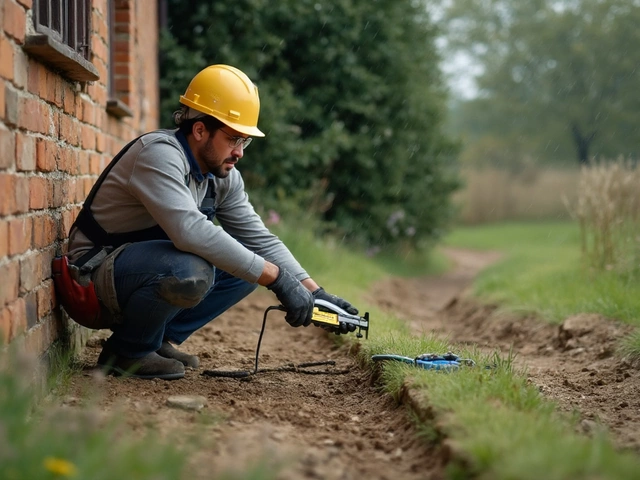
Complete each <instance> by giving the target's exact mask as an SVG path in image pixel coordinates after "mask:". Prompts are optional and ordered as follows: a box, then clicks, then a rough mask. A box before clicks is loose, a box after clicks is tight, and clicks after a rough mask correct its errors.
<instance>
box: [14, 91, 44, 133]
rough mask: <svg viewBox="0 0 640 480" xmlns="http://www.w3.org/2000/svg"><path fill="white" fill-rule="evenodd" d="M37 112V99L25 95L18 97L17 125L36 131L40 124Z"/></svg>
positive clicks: (38, 111) (38, 109) (38, 110)
mask: <svg viewBox="0 0 640 480" xmlns="http://www.w3.org/2000/svg"><path fill="white" fill-rule="evenodd" d="M39 114H40V106H39V100H37V99H35V98H26V97H22V98H20V101H19V106H18V127H20V128H24V129H25V130H28V131H30V132H38V131H39V126H40V124H39V119H38V117H39ZM40 133H42V132H40Z"/></svg>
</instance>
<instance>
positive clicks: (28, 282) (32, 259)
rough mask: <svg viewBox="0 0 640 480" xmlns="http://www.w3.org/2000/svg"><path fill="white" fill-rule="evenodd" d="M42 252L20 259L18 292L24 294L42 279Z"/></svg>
mask: <svg viewBox="0 0 640 480" xmlns="http://www.w3.org/2000/svg"><path fill="white" fill-rule="evenodd" d="M42 261H43V255H42V253H39V252H36V253H31V254H30V255H27V256H25V257H23V258H22V260H20V294H21V295H24V294H26V293H28V292H31V291H32V290H34V289H35V288H36V287H37V286H38V285H40V283H42V281H43V280H44V277H43V275H42Z"/></svg>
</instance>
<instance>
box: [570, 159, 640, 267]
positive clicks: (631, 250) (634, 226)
mask: <svg viewBox="0 0 640 480" xmlns="http://www.w3.org/2000/svg"><path fill="white" fill-rule="evenodd" d="M639 184H640V170H639V169H638V167H637V165H636V164H634V163H633V162H631V161H628V160H624V159H622V158H619V159H617V160H616V161H614V162H605V161H602V162H595V163H592V164H591V165H588V166H585V167H583V168H582V170H581V172H580V182H579V185H578V198H577V201H576V203H575V204H574V205H571V202H569V201H566V202H565V203H566V204H567V207H568V208H569V210H570V212H571V214H572V216H573V217H574V218H576V219H577V220H578V222H579V224H580V232H581V248H582V254H583V257H584V258H585V260H586V261H587V263H588V265H589V266H590V267H592V268H594V269H596V270H600V271H601V270H615V271H617V272H619V273H624V274H632V275H635V273H637V272H638V270H639V266H640V265H639V264H640V189H639V188H638V185H639Z"/></svg>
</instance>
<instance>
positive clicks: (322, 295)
mask: <svg viewBox="0 0 640 480" xmlns="http://www.w3.org/2000/svg"><path fill="white" fill-rule="evenodd" d="M313 298H314V299H318V300H326V301H327V302H331V303H333V304H334V305H337V306H338V307H340V308H341V309H343V310H345V311H346V312H347V313H350V314H351V315H357V314H358V309H357V308H355V307H354V306H353V305H351V304H350V303H349V302H347V301H346V300H344V299H342V298H340V297H338V296H336V295H332V294H330V293H327V292H326V291H325V290H324V288H322V287H320V288H318V289H317V290H314V291H313Z"/></svg>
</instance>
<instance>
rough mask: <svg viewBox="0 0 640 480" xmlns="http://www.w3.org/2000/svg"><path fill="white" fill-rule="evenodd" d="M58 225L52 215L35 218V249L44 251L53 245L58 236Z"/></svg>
mask: <svg viewBox="0 0 640 480" xmlns="http://www.w3.org/2000/svg"><path fill="white" fill-rule="evenodd" d="M57 229H58V224H57V223H56V220H55V219H54V218H53V217H51V215H38V216H36V217H34V218H33V242H32V245H33V248H35V249H38V250H39V249H43V248H46V247H48V246H50V245H52V244H53V242H54V241H55V240H56V238H57V236H58V232H57Z"/></svg>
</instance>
